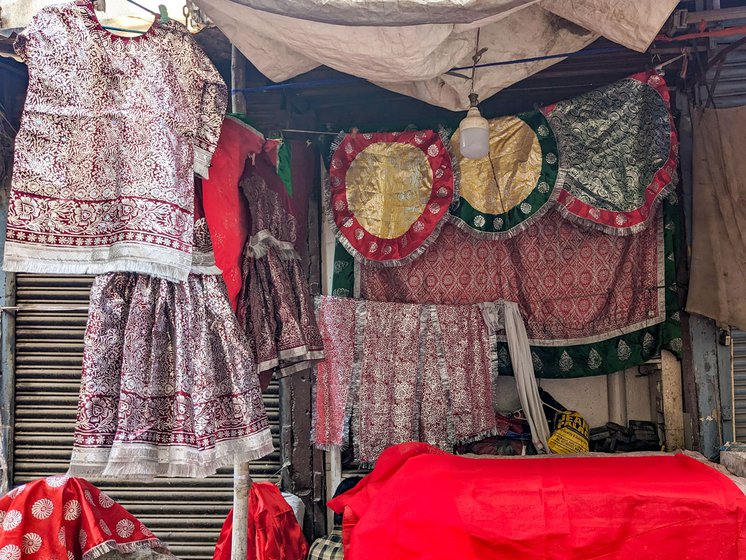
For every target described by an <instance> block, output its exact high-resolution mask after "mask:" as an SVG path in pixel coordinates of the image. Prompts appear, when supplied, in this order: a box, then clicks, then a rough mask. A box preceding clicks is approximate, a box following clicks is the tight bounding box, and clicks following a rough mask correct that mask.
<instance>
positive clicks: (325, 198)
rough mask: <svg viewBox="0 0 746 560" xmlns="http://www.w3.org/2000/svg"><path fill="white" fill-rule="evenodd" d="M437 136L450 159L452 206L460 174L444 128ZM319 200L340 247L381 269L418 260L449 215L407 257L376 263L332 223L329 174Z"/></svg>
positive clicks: (339, 138) (337, 140) (338, 139)
mask: <svg viewBox="0 0 746 560" xmlns="http://www.w3.org/2000/svg"><path fill="white" fill-rule="evenodd" d="M438 134H439V136H440V139H441V141H442V142H443V145H444V146H445V147H446V150H447V151H448V155H449V156H450V157H451V169H452V171H453V201H452V202H451V204H454V203H455V202H456V201H458V199H459V192H460V185H461V172H460V170H459V167H458V161H457V160H456V158H455V156H454V153H453V148H452V146H451V140H450V138H449V134H448V131H447V130H446V129H444V128H441V129H440V130H439V131H438ZM345 136H347V133H346V132H340V133H339V134H338V135H337V136H336V137H335V139H334V141H333V142H332V145H331V149H330V157H332V156H334V152H336V151H337V148H339V145H340V143H341V142H342V140H344V138H345ZM321 194H322V196H321V198H322V206H323V213H324V216H325V217H326V221H327V223H328V224H329V228H330V229H331V230H332V232H333V233H334V236H335V237H336V238H337V239H338V240H339V242H340V243H341V244H342V246H343V247H344V248H345V249H346V250H347V252H348V253H349V254H350V255H352V257H353V258H354V259H355V260H358V261H360V262H364V263H365V264H367V265H370V266H381V267H392V266H402V265H405V264H408V263H410V262H412V261H413V260H415V259H417V258H419V257H420V256H421V255H422V254H423V253H424V252H425V251H427V249H428V247H430V245H432V244H433V243H435V241H436V240H437V239H438V236H439V235H440V230H441V229H442V228H443V224H444V223H446V221H448V216H449V214H448V213H446V214H445V215H444V216H443V218H442V219H441V220H440V222H438V223H437V225H436V226H435V228H434V229H433V232H432V233H431V234H430V236H429V237H428V238H427V239H425V240H424V241H423V242H422V243H421V244H420V246H419V247H417V249H415V250H414V251H413V252H411V253H410V254H409V255H407V256H406V257H404V258H401V259H395V260H394V259H390V260H386V261H376V260H372V259H369V258H368V257H366V256H365V255H363V254H362V253H360V252H359V251H358V250H357V249H355V248H354V247H353V246H352V243H350V242H349V241H348V240H347V238H346V237H345V236H344V235H343V234H342V232H341V231H339V228H338V227H337V223H336V222H335V221H334V210H333V209H332V196H331V185H330V183H329V174H328V173H326V174H325V176H324V178H323V180H322V189H321Z"/></svg>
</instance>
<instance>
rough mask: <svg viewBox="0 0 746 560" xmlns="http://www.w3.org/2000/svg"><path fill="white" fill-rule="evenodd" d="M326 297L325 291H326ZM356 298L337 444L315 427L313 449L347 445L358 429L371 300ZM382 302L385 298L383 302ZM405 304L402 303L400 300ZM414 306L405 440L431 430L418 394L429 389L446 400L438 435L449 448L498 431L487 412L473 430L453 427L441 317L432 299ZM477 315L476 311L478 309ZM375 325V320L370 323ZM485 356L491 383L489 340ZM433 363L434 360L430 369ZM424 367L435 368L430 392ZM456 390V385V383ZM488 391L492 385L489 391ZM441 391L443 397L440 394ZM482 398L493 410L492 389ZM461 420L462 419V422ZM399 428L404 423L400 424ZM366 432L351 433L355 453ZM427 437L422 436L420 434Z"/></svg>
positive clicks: (492, 357)
mask: <svg viewBox="0 0 746 560" xmlns="http://www.w3.org/2000/svg"><path fill="white" fill-rule="evenodd" d="M327 297H328V296H327ZM333 299H338V300H346V301H350V300H349V299H346V298H333ZM352 301H356V302H357V303H356V306H355V310H354V321H355V323H354V337H353V340H354V342H353V348H352V352H353V356H352V367H351V369H349V375H350V377H349V384H348V389H347V396H346V399H347V400H346V406H345V411H344V420H343V424H342V426H340V427H339V430H341V431H342V433H341V434H339V433H338V432H337V433H336V434H337V435H336V436H334V438H333V439H334V440H335V441H341V443H340V444H334V443H328V442H318V441H317V439H316V435H317V434H316V433H315V431H314V434H313V436H312V437H313V441H314V445H315V446H316V447H317V448H318V449H322V450H324V451H330V450H343V449H346V448H347V447H348V445H349V434H350V433H353V434H355V433H357V434H362V433H363V431H362V420H363V419H362V418H361V405H359V403H358V402H357V401H358V396H359V395H360V393H361V391H362V386H361V384H362V377H363V375H362V368H363V364H364V359H363V358H364V356H363V352H364V348H365V344H366V329H367V327H368V323H369V322H370V321H369V317H368V315H369V310H368V306H369V305H371V302H367V301H365V300H352ZM384 305H385V304H384ZM404 305H406V304H404ZM417 307H419V308H420V309H419V314H418V328H419V334H418V337H417V338H418V344H419V348H418V349H417V350H415V352H417V355H418V358H417V368H416V371H414V372H412V375H414V376H415V379H414V395H413V399H414V402H415V403H416V404H415V405H414V406H413V411H412V417H411V418H407V419H404V420H403V421H406V422H410V421H411V428H410V434H409V435H408V436H407V441H409V440H412V441H417V440H419V439H420V438H421V437H427V438H429V437H430V435H431V434H432V433H434V432H432V430H433V429H435V428H433V427H432V426H430V427H426V426H421V425H420V424H421V420H422V419H423V415H426V414H428V413H429V411H428V410H425V409H423V401H424V400H425V399H423V394H425V391H426V390H427V391H430V392H429V393H428V394H429V395H431V397H430V398H433V395H435V398H436V399H437V398H442V399H444V400H445V401H446V402H447V405H446V409H447V410H448V412H447V413H446V416H445V417H444V418H443V422H442V424H443V429H444V430H446V431H447V435H446V436H445V437H443V438H442V443H440V444H439V446H441V447H443V448H450V449H453V448H454V447H455V446H457V445H460V444H465V443H471V442H474V441H479V440H481V439H483V438H485V437H488V436H491V435H495V434H496V433H497V429H496V426H495V425H494V415H493V414H491V413H490V414H487V416H489V417H491V418H492V420H491V421H490V422H488V425H485V423H484V422H483V421H480V420H476V417H475V420H474V421H475V422H477V424H476V425H474V424H472V425H471V427H472V428H477V429H476V430H475V431H468V434H467V433H465V432H464V430H470V427H468V426H467V425H464V426H463V427H462V428H461V430H462V433H461V434H458V433H457V430H458V428H457V424H456V418H455V417H454V414H463V412H457V411H455V410H454V406H455V405H454V403H453V402H452V394H451V393H452V388H451V384H452V379H451V376H450V374H449V366H448V360H447V357H446V348H445V346H444V340H443V337H444V331H443V330H442V328H441V323H440V321H441V319H440V317H439V316H438V310H437V306H435V305H418V306H417ZM463 307H469V306H463ZM480 316H481V314H480ZM373 327H374V326H373ZM429 336H432V337H433V339H434V341H435V353H436V355H435V356H430V355H427V343H426V340H427V339H428V337H429ZM489 340H490V342H494V337H493V336H490V337H489ZM484 358H485V368H486V370H487V371H486V372H485V373H487V375H488V376H489V378H490V379H489V380H486V378H485V381H486V386H487V387H494V383H492V382H491V381H493V380H494V376H495V375H496V372H497V370H496V367H495V364H496V361H497V355H496V350H495V347H494V344H491V345H490V350H489V356H484ZM487 360H489V364H487V363H486V362H487ZM433 365H435V367H434V370H433V369H432V368H433ZM426 368H429V371H434V372H435V375H436V376H437V378H438V381H439V389H438V390H436V391H435V392H432V391H433V389H432V388H430V389H426V388H425V370H426ZM318 383H319V380H318V379H315V383H314V388H313V391H314V400H313V402H314V403H316V402H318V401H317V400H316V395H317V391H318V390H319V387H318ZM457 390H458V389H457ZM490 392H491V391H490ZM441 396H442V397H441ZM484 396H486V397H487V398H489V399H490V402H489V403H488V404H486V407H487V408H489V409H490V411H491V410H492V404H493V400H494V399H493V398H492V396H491V395H484ZM324 417H328V414H326V413H325V414H324ZM462 424H463V422H462ZM316 425H317V421H316V420H314V426H316ZM401 427H402V428H403V426H401ZM423 429H424V430H425V431H426V432H427V431H428V430H431V431H430V432H428V433H429V434H430V435H428V434H426V433H425V432H423V431H422V430H423ZM320 435H322V437H324V436H326V437H330V434H329V433H325V434H320ZM364 439H365V438H361V437H355V438H353V442H352V444H353V449H354V454H355V456H356V457H357V458H361V457H363V455H362V451H361V445H362V443H363V440H364ZM421 441H426V440H421ZM366 459H367V457H366ZM374 463H375V459H374V460H372V461H367V462H366V461H362V462H361V466H362V467H363V468H365V466H366V465H367V466H372V465H373V464H374Z"/></svg>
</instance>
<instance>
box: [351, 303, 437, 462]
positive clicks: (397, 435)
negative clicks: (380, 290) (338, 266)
mask: <svg viewBox="0 0 746 560" xmlns="http://www.w3.org/2000/svg"><path fill="white" fill-rule="evenodd" d="M361 306H362V307H361V313H363V314H364V315H365V317H364V318H363V319H362V320H363V321H364V325H365V327H364V329H363V332H362V338H361V340H360V342H359V346H358V348H356V352H357V353H358V356H359V357H358V358H357V359H356V363H355V364H354V365H353V377H356V376H359V381H358V380H357V379H353V384H355V388H356V389H357V391H356V392H355V394H354V401H353V403H354V404H353V408H352V441H353V444H354V446H355V458H356V459H358V460H359V461H360V462H362V463H371V462H374V461H375V460H376V459H377V458H378V456H379V455H380V454H381V453H383V451H384V450H385V449H386V448H387V447H389V446H390V445H394V444H396V443H402V442H405V441H417V440H418V439H419V438H418V436H419V434H418V431H419V418H418V414H419V410H418V401H417V384H418V377H420V376H421V375H422V373H421V372H422V370H423V366H422V363H421V357H420V341H421V331H422V330H423V329H424V328H427V327H426V325H425V324H423V323H425V321H426V319H425V317H424V316H423V317H422V318H421V317H420V314H421V312H422V314H423V315H424V314H425V313H426V310H425V309H424V307H423V306H421V305H402V304H399V303H373V304H372V305H367V302H364V303H362V304H361ZM356 372H357V374H356Z"/></svg>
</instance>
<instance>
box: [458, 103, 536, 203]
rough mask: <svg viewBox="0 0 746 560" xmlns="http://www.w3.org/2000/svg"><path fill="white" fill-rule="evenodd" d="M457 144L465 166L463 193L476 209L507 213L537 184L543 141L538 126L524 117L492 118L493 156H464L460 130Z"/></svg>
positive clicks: (462, 166) (462, 184) (462, 181)
mask: <svg viewBox="0 0 746 560" xmlns="http://www.w3.org/2000/svg"><path fill="white" fill-rule="evenodd" d="M453 146H454V149H455V150H456V153H457V156H458V159H459V165H460V166H461V197H462V198H464V199H466V200H467V201H468V202H469V204H471V206H472V207H473V208H474V209H475V210H478V211H479V212H483V213H485V214H504V213H505V212H507V211H508V210H510V209H512V208H514V207H516V206H518V205H519V204H520V203H521V202H523V201H524V200H525V199H526V198H527V197H528V195H529V194H531V191H533V189H534V188H536V184H537V182H538V181H539V176H540V175H541V165H542V150H541V145H540V143H539V138H538V137H537V136H536V133H535V132H534V130H533V129H532V128H531V127H530V126H529V125H528V124H527V123H526V122H525V121H523V120H522V119H519V118H517V117H501V118H498V119H493V120H491V121H490V157H484V158H481V159H467V158H464V157H462V156H461V154H460V152H459V151H458V146H459V133H458V131H456V133H455V134H454V137H453ZM493 169H494V174H493ZM495 178H497V182H495Z"/></svg>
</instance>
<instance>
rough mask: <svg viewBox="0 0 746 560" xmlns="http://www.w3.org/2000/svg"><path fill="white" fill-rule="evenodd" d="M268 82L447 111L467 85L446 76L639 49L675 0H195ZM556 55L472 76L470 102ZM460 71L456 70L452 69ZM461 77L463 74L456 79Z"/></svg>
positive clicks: (459, 105) (461, 104) (460, 102)
mask: <svg viewBox="0 0 746 560" xmlns="http://www.w3.org/2000/svg"><path fill="white" fill-rule="evenodd" d="M195 3H196V4H197V5H198V6H199V7H200V8H201V9H202V10H203V11H204V12H205V14H206V15H207V16H208V17H209V18H210V19H211V20H212V21H213V22H215V24H216V25H217V26H218V27H219V28H220V29H221V30H222V31H223V33H225V35H226V36H227V37H228V39H230V41H231V42H232V43H233V44H235V45H236V46H237V47H238V49H239V50H240V51H241V52H242V53H243V54H244V55H245V56H246V57H247V58H248V59H249V60H250V61H251V62H252V63H253V64H254V66H256V67H257V68H258V69H259V71H261V72H262V73H263V74H264V75H265V76H267V77H268V78H269V79H270V80H273V81H275V82H280V81H284V80H287V79H290V78H292V77H294V76H297V75H298V74H302V73H304V72H307V71H309V70H312V69H313V68H316V67H317V66H320V65H326V66H328V67H330V68H334V69H336V70H339V71H341V72H345V73H347V74H352V75H354V76H358V77H360V78H365V79H367V80H370V81H371V82H373V83H375V84H377V85H379V86H381V87H384V88H386V89H389V90H392V91H396V92H399V93H403V94H405V95H409V96H412V97H415V98H417V99H421V100H423V101H426V102H428V103H431V104H433V105H437V106H440V107H445V108H447V109H452V110H464V109H466V108H467V107H468V104H469V101H468V98H467V95H468V93H469V89H470V87H471V84H470V82H469V81H468V80H465V79H463V78H460V77H458V76H453V75H448V74H446V72H448V71H449V70H451V69H452V68H456V67H464V66H471V64H472V60H471V57H472V56H473V55H474V51H475V46H476V38H477V32H476V30H477V29H479V30H480V40H479V43H480V47H486V48H487V49H488V50H487V52H485V54H484V55H483V56H482V60H481V61H480V64H485V63H490V62H501V61H509V60H519V59H520V60H523V59H526V58H533V57H541V56H545V55H556V54H562V53H570V52H575V51H578V50H580V49H582V48H584V47H586V46H588V45H589V44H590V43H592V42H593V41H595V40H596V39H598V38H599V37H602V36H603V37H606V38H608V39H610V40H612V41H615V42H616V43H619V44H620V45H623V46H625V47H628V48H630V49H634V50H637V51H640V52H643V51H645V50H646V49H647V48H648V47H649V46H650V43H651V42H652V40H653V39H654V37H655V35H656V33H658V31H659V30H660V28H661V27H662V26H663V24H664V23H665V21H666V19H667V18H668V16H669V15H670V14H671V12H672V11H673V10H674V8H675V7H676V5H677V4H678V0H625V1H624V2H620V1H619V0H195ZM560 60H562V59H561V58H555V59H549V60H538V61H533V62H523V63H519V64H511V65H505V66H494V67H488V68H480V69H478V70H477V76H476V80H475V89H476V91H477V93H479V96H480V99H486V98H487V97H489V96H491V95H493V94H495V93H497V92H498V91H500V90H502V89H504V88H506V87H508V86H510V85H512V84H514V83H516V82H518V81H520V80H522V79H524V78H526V77H528V76H530V75H532V74H535V73H536V72H539V71H540V70H543V69H544V68H547V67H548V66H551V65H552V64H555V63H556V62H559V61H560ZM462 73H463V72H462ZM466 73H468V72H466Z"/></svg>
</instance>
